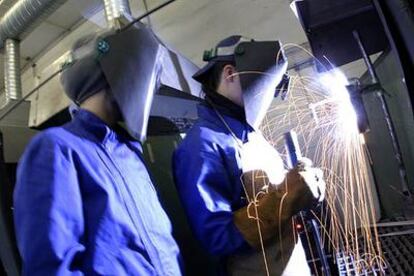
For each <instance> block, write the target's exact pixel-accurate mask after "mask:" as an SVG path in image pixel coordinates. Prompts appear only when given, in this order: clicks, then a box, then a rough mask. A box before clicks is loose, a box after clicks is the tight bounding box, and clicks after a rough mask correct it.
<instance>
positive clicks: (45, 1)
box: [0, 0, 66, 48]
mask: <svg viewBox="0 0 414 276" xmlns="http://www.w3.org/2000/svg"><path fill="white" fill-rule="evenodd" d="M65 2H66V0H20V1H18V2H17V3H16V4H15V5H14V6H13V7H12V8H11V9H10V10H9V11H8V12H7V13H6V14H5V15H4V16H3V18H2V19H1V20H0V48H3V46H4V42H5V40H6V39H7V38H14V39H23V38H24V36H25V35H26V34H27V33H30V31H32V30H33V28H35V27H36V25H37V23H40V22H41V20H42V19H44V18H45V17H47V16H49V15H50V14H51V13H52V12H54V11H55V10H56V9H57V8H59V7H60V6H61V5H62V4H63V3H65Z"/></svg>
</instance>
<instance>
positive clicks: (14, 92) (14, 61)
mask: <svg viewBox="0 0 414 276" xmlns="http://www.w3.org/2000/svg"><path fill="white" fill-rule="evenodd" d="M4 58H5V60H4V88H5V93H6V99H7V102H8V101H9V100H19V99H20V98H21V97H22V82H21V79H20V43H19V41H17V40H15V39H11V38H8V39H6V42H5V55H4Z"/></svg>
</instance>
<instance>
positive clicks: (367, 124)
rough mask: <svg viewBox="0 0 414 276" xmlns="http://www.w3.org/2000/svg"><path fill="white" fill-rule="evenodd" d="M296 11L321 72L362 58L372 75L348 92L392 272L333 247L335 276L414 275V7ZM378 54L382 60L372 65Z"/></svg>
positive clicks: (355, 5) (352, 4) (349, 1)
mask: <svg viewBox="0 0 414 276" xmlns="http://www.w3.org/2000/svg"><path fill="white" fill-rule="evenodd" d="M292 8H293V9H294V11H295V13H296V15H297V17H298V19H299V21H300V23H301V25H302V27H303V29H304V31H305V33H306V35H307V37H308V40H309V44H310V48H311V51H312V53H313V55H314V56H315V58H316V59H317V60H318V62H316V63H314V65H315V66H316V67H317V69H318V71H326V70H330V69H332V68H333V67H339V66H342V65H345V64H349V63H351V62H354V61H356V60H361V59H362V60H363V61H364V63H365V65H366V69H367V70H366V73H365V74H364V75H363V76H362V77H361V78H360V79H359V80H353V84H352V85H350V86H348V90H349V92H350V97H351V101H352V103H353V104H354V108H355V110H356V112H357V113H358V127H359V130H360V131H361V133H364V134H363V135H364V137H365V141H366V147H367V152H368V154H369V156H370V165H371V169H372V171H373V174H374V179H375V185H376V189H377V191H378V197H379V202H380V211H381V220H380V222H379V223H378V224H377V225H374V226H373V227H376V231H378V233H379V237H380V242H381V246H382V250H383V251H384V258H385V262H386V270H385V271H382V272H381V270H379V269H376V268H372V270H371V271H365V272H361V271H357V270H356V269H355V268H356V265H355V260H354V259H353V258H352V256H349V255H347V253H346V252H341V251H339V252H337V253H336V255H335V253H334V252H333V251H332V249H329V248H325V249H326V251H325V253H326V255H329V261H330V266H331V274H332V275H359V274H360V273H364V274H363V275H383V274H386V275H412V274H413V273H414V270H413V267H412V265H409V264H410V262H412V260H413V257H414V255H413V252H414V247H413V231H414V230H413V229H414V222H413V221H412V219H413V215H414V213H413V206H414V200H413V196H412V193H413V188H414V181H413V180H414V179H413V177H414V176H413V171H412V164H413V163H412V159H413V156H412V154H410V150H409V148H411V147H412V146H413V144H412V143H413V141H414V140H413V129H412V118H413V117H412V115H413V114H412V112H413V111H412V110H413V109H412V104H413V103H414V96H413V95H414V87H413V82H412V80H413V77H414V75H413V74H414V73H413V72H414V71H413V64H414V62H413V56H414V55H413V53H414V44H413V43H414V40H413V39H412V38H413V36H414V31H413V30H414V16H413V14H414V6H413V4H412V2H411V1H385V0H372V1H371V0H364V1H361V0H357V1H354V0H340V1H329V0H314V1H310V0H303V1H299V0H298V1H292ZM374 54H377V55H379V58H377V60H376V61H375V62H374V63H372V62H371V58H372V55H374ZM379 137H382V138H381V139H379ZM391 181H392V182H393V183H395V185H394V184H390V182H391ZM391 186H392V187H391ZM396 202H398V204H395V203H396ZM361 242H363V241H362V240H361ZM364 253H366V252H361V254H364ZM315 262H316V263H317V264H316V266H314V267H315V270H314V271H313V273H315V275H326V273H324V270H323V266H322V264H323V262H322V263H321V261H320V260H316V261H315ZM311 267H312V266H311ZM321 273H322V274H321Z"/></svg>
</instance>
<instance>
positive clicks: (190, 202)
mask: <svg viewBox="0 0 414 276" xmlns="http://www.w3.org/2000/svg"><path fill="white" fill-rule="evenodd" d="M221 115H222V117H223V119H224V120H225V122H226V123H227V124H228V126H229V127H230V129H231V130H232V131H233V133H234V134H235V136H236V137H237V138H238V139H240V141H242V142H243V141H245V140H246V139H247V134H248V132H249V131H252V129H251V127H250V126H249V125H248V124H247V123H246V122H243V121H242V120H239V119H237V118H234V117H232V116H226V115H224V114H223V113H221ZM198 116H199V120H198V121H197V122H196V123H195V124H194V126H193V127H192V128H191V129H190V130H189V132H188V133H187V134H186V137H185V139H184V140H183V142H182V143H181V144H180V145H179V147H178V148H177V150H176V151H175V152H174V162H173V164H174V178H175V182H176V185H177V190H178V193H179V195H180V198H181V201H182V203H183V206H184V208H185V211H186V214H187V216H188V218H189V222H190V226H191V228H192V230H193V232H194V234H195V236H196V238H197V239H198V240H199V241H200V242H201V244H202V245H203V247H204V248H205V249H206V250H208V251H209V252H210V253H211V254H213V255H216V256H221V257H223V260H224V259H225V257H226V256H229V255H232V254H235V253H240V252H242V251H246V250H251V248H250V246H249V245H248V244H247V242H246V241H245V240H244V238H243V236H242V235H241V233H240V232H239V230H238V229H237V228H236V226H235V224H234V223H233V212H234V211H236V210H237V209H240V208H242V207H244V206H245V205H247V201H246V198H245V197H244V195H245V194H244V191H243V186H242V183H241V179H240V177H241V174H242V168H241V162H240V154H239V151H238V150H237V148H238V145H237V141H236V140H235V139H234V137H233V136H232V135H231V133H230V131H229V130H228V129H227V127H226V126H225V124H224V123H223V122H222V121H221V120H220V118H219V117H218V114H217V113H216V112H215V111H214V110H213V109H212V108H210V107H209V106H207V105H205V104H202V105H199V106H198Z"/></svg>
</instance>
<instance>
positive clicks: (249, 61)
mask: <svg viewBox="0 0 414 276" xmlns="http://www.w3.org/2000/svg"><path fill="white" fill-rule="evenodd" d="M203 61H207V62H208V63H207V64H206V65H205V66H204V67H203V68H201V69H200V70H199V71H198V72H197V73H196V74H195V75H194V76H193V78H194V79H195V80H197V81H198V82H200V83H203V82H205V80H206V78H207V76H208V75H209V74H210V73H211V70H212V69H213V67H214V65H215V64H216V63H217V62H222V61H225V62H226V61H227V62H229V63H232V64H234V66H235V68H236V71H237V73H238V74H239V77H240V83H241V87H242V90H243V102H244V109H245V113H246V120H247V122H248V123H249V124H250V125H251V126H252V127H253V128H256V129H257V128H258V127H259V125H260V123H261V121H262V120H263V118H264V116H265V115H266V112H267V110H268V108H269V107H270V104H271V102H272V100H273V98H274V97H275V96H278V95H282V97H284V96H285V95H286V93H287V89H288V85H289V77H288V75H287V74H286V71H287V59H286V57H285V55H284V52H283V49H282V47H281V44H280V42H279V41H255V40H252V39H247V38H244V37H242V36H230V37H228V38H226V39H224V40H222V41H221V42H219V43H218V44H217V46H216V47H215V48H213V49H211V50H206V51H204V55H203Z"/></svg>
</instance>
